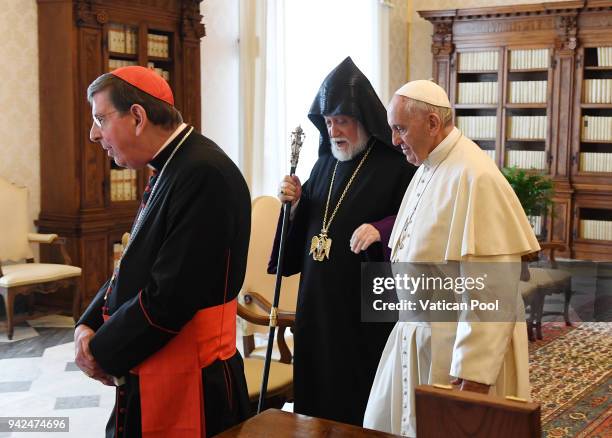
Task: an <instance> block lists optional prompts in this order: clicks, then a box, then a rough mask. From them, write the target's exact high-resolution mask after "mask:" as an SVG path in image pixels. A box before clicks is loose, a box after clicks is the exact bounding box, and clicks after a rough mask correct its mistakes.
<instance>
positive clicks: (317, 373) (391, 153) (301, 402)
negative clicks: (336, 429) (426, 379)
mask: <svg viewBox="0 0 612 438" xmlns="http://www.w3.org/2000/svg"><path fill="white" fill-rule="evenodd" d="M340 115H342V116H349V117H352V118H354V119H356V120H358V121H359V122H360V123H361V125H362V126H363V128H365V131H366V133H367V135H368V137H369V139H368V141H367V146H366V148H365V149H364V150H363V151H362V152H361V153H359V154H358V155H357V156H354V157H353V158H351V159H348V160H345V161H338V160H337V159H336V158H334V156H333V155H332V152H331V144H330V135H329V133H328V128H327V125H326V121H325V118H324V116H340ZM308 117H309V118H310V120H311V121H312V123H314V125H315V126H316V127H317V129H318V130H319V132H320V134H321V137H320V145H319V159H318V160H317V162H316V163H315V165H314V167H313V169H312V171H311V173H310V177H309V178H308V181H306V182H305V183H304V185H303V187H302V194H301V197H300V198H299V201H298V202H297V205H296V206H295V209H294V211H293V212H292V220H291V223H290V227H289V230H288V235H287V243H286V252H285V260H284V267H283V270H284V272H283V275H285V276H289V275H293V274H296V273H298V272H301V279H300V287H299V292H298V302H297V314H296V320H295V330H294V334H295V351H294V395H295V405H294V409H295V412H297V413H300V414H305V415H310V416H314V417H322V418H327V419H331V420H335V421H340V422H344V423H350V424H355V425H359V426H361V424H362V422H363V414H364V411H365V408H366V404H367V401H368V395H369V392H370V388H371V386H372V382H373V380H374V375H375V373H376V367H377V365H378V361H379V359H380V356H381V353H382V350H383V347H384V346H385V342H386V341H387V337H388V335H389V333H390V331H391V329H392V328H393V325H392V324H390V323H363V322H361V307H360V296H361V293H360V287H361V286H360V275H361V274H360V266H361V265H360V264H361V262H364V261H383V254H384V251H383V248H382V245H381V244H380V243H379V242H378V243H375V244H373V245H371V246H370V247H369V248H368V249H367V250H366V251H362V252H360V253H358V254H357V253H354V252H352V251H351V248H350V243H349V241H350V239H351V236H352V235H353V232H354V231H355V230H356V229H357V228H358V227H359V226H361V225H362V224H372V225H373V226H374V227H375V228H377V230H378V231H379V233H380V234H381V236H388V235H389V233H390V231H391V228H392V226H393V220H394V217H393V215H396V214H397V211H398V209H399V206H400V204H401V201H402V197H403V195H404V192H405V191H406V187H407V186H408V184H409V182H410V180H411V178H412V176H413V175H414V172H415V168H414V166H412V165H410V164H408V163H407V162H406V160H405V159H404V157H403V155H402V154H401V152H399V151H398V150H397V149H395V148H394V147H393V145H392V143H391V130H390V128H389V126H388V125H387V119H386V110H385V108H384V106H383V105H382V103H381V102H380V100H379V98H378V97H377V95H376V93H375V91H374V89H373V88H372V85H371V84H370V82H369V81H368V79H367V78H366V77H365V76H364V75H363V73H362V72H361V71H360V70H359V69H358V68H357V67H356V66H355V64H354V63H353V61H352V60H351V59H350V58H346V59H345V60H344V61H343V62H342V63H341V64H340V65H338V66H337V67H336V68H335V69H334V70H333V71H332V72H331V73H330V74H329V75H328V76H327V77H326V78H325V80H324V81H323V84H322V85H321V87H320V89H319V92H318V94H317V96H316V97H315V100H314V102H313V104H312V106H311V108H310V112H309V114H308ZM366 154H367V156H366ZM364 158H365V159H364ZM360 163H361V167H360V168H359V170H358V172H356V173H355V170H356V169H357V167H358V166H359V165H360ZM334 174H335V175H334ZM353 175H354V177H353V181H352V183H351V184H350V186H349V187H348V190H346V193H345V196H344V199H343V200H342V202H341V203H340V205H339V206H338V209H337V211H336V215H335V216H334V218H333V221H332V222H331V224H330V225H329V229H328V230H327V237H328V238H329V239H331V241H332V244H331V245H330V246H329V248H328V249H329V251H328V253H327V254H326V253H325V249H326V247H327V244H326V240H325V238H323V239H319V240H317V239H315V240H314V241H313V237H316V236H320V233H321V228H322V226H323V220H324V216H325V209H326V205H327V203H328V201H327V199H328V194H329V191H330V184H331V180H332V176H333V186H332V187H331V196H330V198H329V206H328V215H327V222H328V223H329V219H330V215H331V214H332V211H333V210H334V208H335V207H336V205H337V204H338V201H339V198H340V197H341V194H342V193H343V192H344V191H345V189H346V186H347V183H348V181H349V179H350V178H351V176H353ZM279 225H280V224H279ZM279 233H280V227H279V229H278V231H277V237H276V242H275V245H274V249H273V254H272V256H271V260H270V265H269V269H268V272H270V273H274V272H276V260H277V257H278V255H277V254H278V237H279ZM383 240H384V237H383ZM317 243H319V246H320V248H321V251H322V253H320V255H321V256H322V257H319V258H322V260H321V261H318V260H315V259H314V258H313V255H316V252H317V250H316V244H317ZM311 250H312V253H311Z"/></svg>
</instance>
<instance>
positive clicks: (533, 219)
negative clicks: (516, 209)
mask: <svg viewBox="0 0 612 438" xmlns="http://www.w3.org/2000/svg"><path fill="white" fill-rule="evenodd" d="M527 219H528V220H529V223H530V224H531V227H532V228H533V232H534V233H535V235H536V236H539V235H540V234H542V225H543V222H544V218H543V217H542V216H527Z"/></svg>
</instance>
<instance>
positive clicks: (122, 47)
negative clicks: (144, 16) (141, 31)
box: [108, 23, 138, 54]
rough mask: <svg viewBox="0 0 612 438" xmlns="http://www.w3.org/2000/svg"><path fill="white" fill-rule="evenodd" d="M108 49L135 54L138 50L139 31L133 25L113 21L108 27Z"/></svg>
mask: <svg viewBox="0 0 612 438" xmlns="http://www.w3.org/2000/svg"><path fill="white" fill-rule="evenodd" d="M108 50H110V51H111V52H115V53H127V54H135V53H136V52H137V51H138V32H137V30H136V29H135V28H133V27H131V26H124V25H122V24H117V23H111V24H110V25H109V27H108Z"/></svg>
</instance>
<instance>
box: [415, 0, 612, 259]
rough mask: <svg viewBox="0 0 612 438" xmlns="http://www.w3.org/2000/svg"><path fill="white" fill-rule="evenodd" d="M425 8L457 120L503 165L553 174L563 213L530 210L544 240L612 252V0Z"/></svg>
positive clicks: (437, 66) (580, 254) (592, 255)
mask: <svg viewBox="0 0 612 438" xmlns="http://www.w3.org/2000/svg"><path fill="white" fill-rule="evenodd" d="M419 14H420V15H421V16H422V17H423V18H425V19H426V20H428V21H430V22H431V23H432V24H433V30H434V32H433V37H432V53H433V76H434V80H436V82H437V83H439V84H440V85H441V86H443V87H444V88H445V89H446V90H447V91H448V92H449V97H450V98H451V103H452V104H453V108H454V110H455V122H456V124H457V126H458V127H459V128H460V129H462V130H463V131H464V133H466V135H468V136H469V137H471V138H474V139H475V141H476V143H478V144H479V145H480V147H481V148H483V149H484V150H486V151H487V153H488V154H489V155H490V156H492V157H493V158H494V160H495V162H496V164H497V165H498V166H500V167H504V166H511V165H516V166H517V167H521V168H524V169H527V170H528V171H530V172H539V173H544V174H547V175H549V176H550V177H551V178H552V179H553V181H554V184H555V197H554V206H553V214H552V215H551V217H548V218H530V222H531V223H532V224H533V226H534V228H539V229H540V230H541V231H542V236H543V240H546V241H549V242H554V243H560V244H563V245H565V246H566V248H567V251H566V252H565V253H563V254H562V255H564V256H567V257H574V258H579V259H592V260H612V31H611V30H610V29H612V0H585V1H560V2H554V3H546V4H542V3H539V4H524V5H512V6H499V7H483V8H470V9H453V10H438V11H420V12H419ZM495 84H496V85H495ZM494 90H496V93H497V94H496V95H495V91H494ZM536 231H537V230H536Z"/></svg>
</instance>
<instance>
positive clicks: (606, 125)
mask: <svg viewBox="0 0 612 438" xmlns="http://www.w3.org/2000/svg"><path fill="white" fill-rule="evenodd" d="M581 138H582V140H590V141H598V140H599V141H612V117H600V116H582V135H581Z"/></svg>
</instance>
